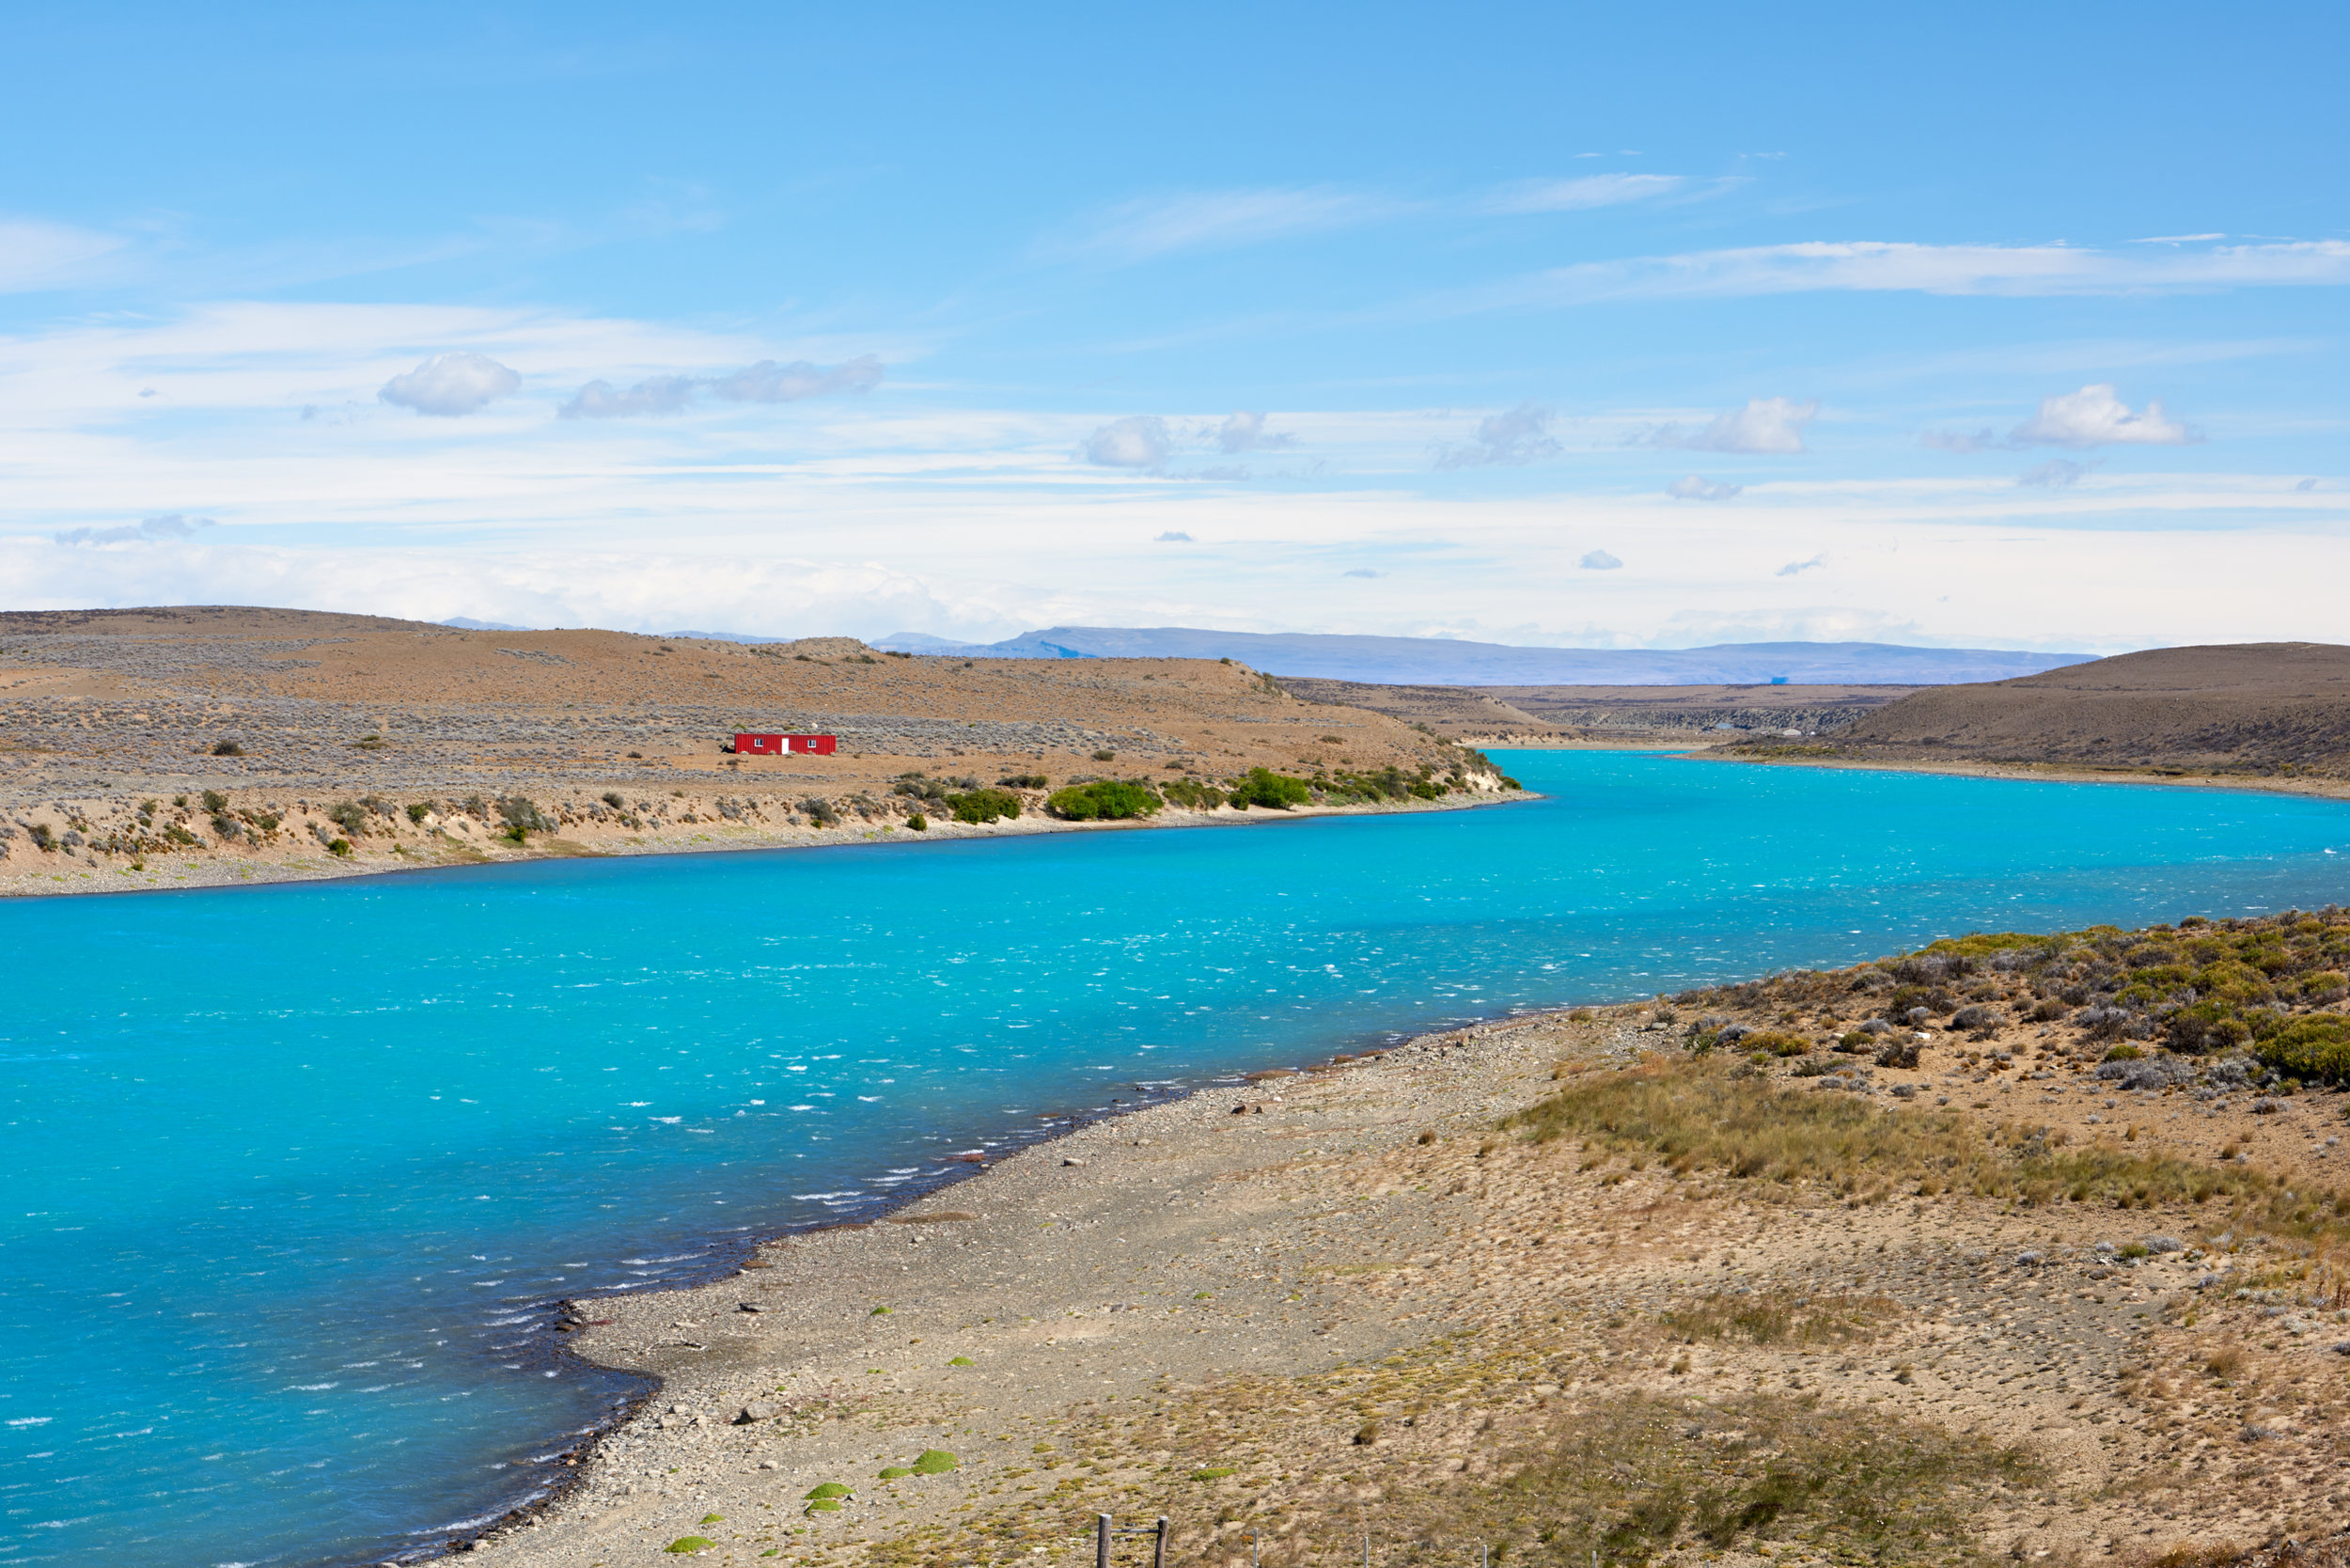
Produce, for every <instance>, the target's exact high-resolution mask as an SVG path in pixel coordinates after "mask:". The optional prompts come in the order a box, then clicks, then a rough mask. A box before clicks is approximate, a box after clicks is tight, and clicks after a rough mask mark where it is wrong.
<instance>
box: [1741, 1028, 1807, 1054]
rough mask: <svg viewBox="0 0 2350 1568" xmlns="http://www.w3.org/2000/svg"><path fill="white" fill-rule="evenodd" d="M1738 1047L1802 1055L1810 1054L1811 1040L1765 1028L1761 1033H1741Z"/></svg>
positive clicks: (1744, 1049) (1746, 1049) (1743, 1049)
mask: <svg viewBox="0 0 2350 1568" xmlns="http://www.w3.org/2000/svg"><path fill="white" fill-rule="evenodd" d="M1738 1048H1739V1049H1740V1050H1742V1051H1768V1052H1769V1053H1770V1054H1771V1055H1773V1056H1775V1057H1800V1056H1806V1055H1809V1054H1810V1050H1811V1042H1810V1041H1809V1040H1806V1039H1805V1038H1804V1037H1803V1036H1801V1035H1799V1034H1788V1033H1785V1032H1784V1031H1782V1030H1778V1029H1765V1030H1763V1032H1761V1033H1759V1034H1746V1035H1740V1036H1739V1037H1738Z"/></svg>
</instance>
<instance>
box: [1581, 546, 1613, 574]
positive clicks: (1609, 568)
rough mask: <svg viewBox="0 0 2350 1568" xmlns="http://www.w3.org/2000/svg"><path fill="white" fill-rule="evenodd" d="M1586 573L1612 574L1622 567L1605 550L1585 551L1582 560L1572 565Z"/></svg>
mask: <svg viewBox="0 0 2350 1568" xmlns="http://www.w3.org/2000/svg"><path fill="white" fill-rule="evenodd" d="M1575 565H1577V566H1579V567H1581V568H1582V569H1583V570H1584V571H1586V572H1613V571H1615V570H1617V569H1618V568H1619V567H1621V566H1622V565H1623V562H1622V561H1620V560H1618V559H1617V558H1616V557H1613V556H1611V555H1609V554H1608V553H1607V552H1606V551H1605V550H1586V551H1585V552H1583V558H1582V559H1581V560H1579V561H1576V562H1575Z"/></svg>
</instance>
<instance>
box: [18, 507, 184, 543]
mask: <svg viewBox="0 0 2350 1568" xmlns="http://www.w3.org/2000/svg"><path fill="white" fill-rule="evenodd" d="M218 526H219V525H218V524H217V523H216V522H214V521H213V520H212V519H211V518H209V517H190V516H189V515H187V513H185V512H178V511H175V512H166V513H164V515H163V516H161V517H146V518H141V519H140V520H139V521H138V522H136V523H127V524H124V525H122V526H120V527H118V528H68V529H66V530H65V531H64V532H62V533H59V534H55V535H54V536H52V537H54V538H55V540H56V541H57V542H58V543H59V544H155V543H161V542H164V541H170V540H178V539H193V538H195V537H196V534H197V533H198V532H199V531H201V530H203V529H205V528H212V527H218Z"/></svg>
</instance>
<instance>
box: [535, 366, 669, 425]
mask: <svg viewBox="0 0 2350 1568" xmlns="http://www.w3.org/2000/svg"><path fill="white" fill-rule="evenodd" d="M693 401H694V382H693V378H691V377H690V376H651V377H649V378H647V379H646V380H644V381H640V382H638V383H637V384H635V385H634V386H632V387H630V388H629V389H628V390H627V391H625V392H623V391H621V390H619V388H618V387H616V386H614V385H613V384H611V383H610V382H608V381H591V382H589V383H588V384H587V385H585V386H583V387H581V388H580V389H579V391H578V392H577V393H575V394H574V395H573V396H572V399H571V400H570V401H568V402H566V403H564V404H563V405H562V406H560V407H559V408H557V409H556V413H557V414H558V415H560V416H563V417H564V418H566V419H622V418H628V417H631V416H636V415H645V414H677V413H680V412H682V411H683V410H684V409H686V408H689V407H691V406H692V405H693Z"/></svg>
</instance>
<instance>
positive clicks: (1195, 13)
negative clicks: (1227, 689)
mask: <svg viewBox="0 0 2350 1568" xmlns="http://www.w3.org/2000/svg"><path fill="white" fill-rule="evenodd" d="M1635 13H1637V14H1635ZM2346 42H2350V14H2346V13H2344V12H2343V11H2342V8H2340V7H2339V6H2322V5H2262V4H2253V5H2249V6H2246V7H2240V8H2213V7H2209V6H2198V7H2191V8H2190V7H2187V6H2183V5H2165V4H2145V3H2138V4H2130V5H2114V4H2097V3H2087V4H2078V5H2073V6H2066V7H2045V6H2037V5H2035V6H2031V7H2025V6H2021V5H1989V6H1975V7H1967V8H1918V7H1908V8H1888V7H1882V6H1868V7H1862V6H1857V5H1855V6H1844V5H1818V6H1811V7H1807V8H1768V7H1755V6H1752V5H1736V6H1731V5H1713V4H1696V5H1688V4H1684V5H1680V6H1675V7H1669V8H1622V7H1608V8H1599V7H1590V6H1559V5H1549V6H1541V7H1537V6H1530V5H1520V6H1504V7H1501V8H1485V9H1479V10H1473V11H1461V10H1457V9H1447V8H1429V7H1413V8H1405V7H1401V6H1389V5H1378V4H1354V5H1348V6H1343V7H1341V6H1335V5H1327V6H1324V5H1292V6H1287V7H1280V8H1266V7H1260V6H1251V7H1239V6H1225V5H1214V4H1209V5H1192V6H1187V7H1183V8H1172V9H1170V8H1145V9H1140V10H1137V9H1134V8H1113V9H1112V10H1110V11H1104V10H1102V9H1100V8H1098V7H1096V6H1078V5H1046V4H1038V5H1029V6H1024V7H1019V8H998V14H994V15H990V14H986V12H985V10H984V9H983V8H967V7H948V6H932V5H922V4H913V5H900V6H896V7H891V8H872V9H870V10H868V9H866V8H848V7H834V8H808V7H794V6H789V5H773V4H771V5H764V6H759V7H747V6H746V7H729V6H727V5H706V6H701V7H694V8H679V9H678V10H677V12H676V14H674V15H664V14H656V13H655V12H654V10H653V9H652V8H642V7H630V8H622V7H614V6H599V5H592V4H590V5H566V6H562V7H556V6H552V5H550V6H540V7H528V6H525V7H493V6H479V5H473V6H465V7H455V6H450V7H438V6H433V5H429V4H412V5H408V6H402V7H398V8H294V7H290V6H284V5H279V6H274V7H257V6H240V5H234V4H230V5H222V6H214V7H207V8H185V7H163V6H153V7H126V6H110V5H105V4H94V5H88V6H81V7H71V8H68V7H61V6H51V7H46V8H15V9H13V10H12V11H11V14H10V38H9V46H8V49H7V50H6V51H5V52H0V134H5V135H6V137H7V139H8V146H9V147H10V148H11V149H12V151H11V156H10V157H9V158H8V160H7V161H6V163H5V165H0V607H6V608H10V609H43V608H62V607H72V606H85V605H131V604H220V603H235V604H289V605H296V606H301V607H306V608H317V609H338V610H356V611H367V612H371V613H377V614H385V615H397V616H406V617H413V618H416V619H446V618H451V617H461V616H462V617H470V618H473V619H484V620H494V621H502V622H509V623H513V624H520V625H529V626H581V625H600V626H612V627H619V628H624V629H629V630H637V631H652V632H668V631H675V630H682V629H689V628H691V629H701V630H714V631H723V632H735V633H744V634H752V635H767V636H780V635H834V634H848V635H864V636H880V635H889V634H893V633H904V632H918V633H927V634H931V635H938V636H946V637H953V638H962V639H973V640H987V639H992V638H996V637H1002V636H1006V635H1012V634H1014V633H1017V632H1020V631H1023V630H1026V629H1030V628H1036V627H1042V626H1049V625H1055V624H1087V625H1129V626H1132V625H1142V626H1150V625H1189V626H1207V627H1216V628H1223V629H1230V630H1244V631H1283V632H1343V633H1371V634H1382V635H1436V636H1460V637H1472V638H1478V639H1481V640H1489V641H1501V642H1514V643H1525V644H1538V645H1558V646H1592V647H1687V646H1696V645H1701V644H1706V643H1713V642H1722V641H1745V640H1758V639H1770V640H1777V639H1817V640H1843V639H1856V638H1857V639H1869V640H1880V641H1893V642H1907V643H1920V644H1937V645H1952V646H1978V647H2002V648H2020V649H2044V650H2062V651H2087V652H2113V651H2123V650H2126V649H2132V648H2143V647H2154V646H2163V645H2169V644H2178V643H2191V642H2217V641H2243V640H2274V639H2285V638H2307V639H2314V640H2325V641H2341V640H2345V638H2344V620H2345V610H2344V605H2343V600H2342V585H2343V584H2345V583H2350V545H2346V543H2345V541H2350V526H2346V525H2350V504H2346V503H2350V464H2345V463H2344V461H2343V456H2342V454H2343V451H2344V436H2345V433H2350V380H2346V379H2345V377H2344V375H2343V373H2342V372H2343V367H2344V348H2345V342H2346V341H2350V315H2346V314H2345V308H2344V306H2345V297H2346V293H2350V207H2346V205H2345V203H2346V202H2350V186H2345V184H2344V182H2343V181H2342V178H2341V165H2342V154H2343V151H2344V142H2345V133H2344V132H2343V130H2342V123H2341V117H2340V113H2339V108H2338V105H2339V102H2340V93H2341V83H2342V78H2343V72H2344V68H2345V65H2350V59H2346V57H2345V55H2346V52H2345V47H2344V45H2345V43H2346Z"/></svg>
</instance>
